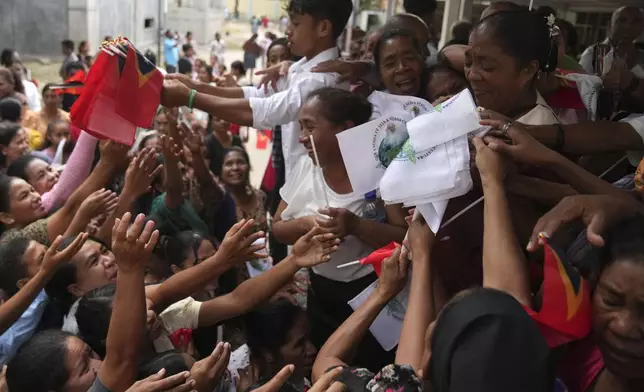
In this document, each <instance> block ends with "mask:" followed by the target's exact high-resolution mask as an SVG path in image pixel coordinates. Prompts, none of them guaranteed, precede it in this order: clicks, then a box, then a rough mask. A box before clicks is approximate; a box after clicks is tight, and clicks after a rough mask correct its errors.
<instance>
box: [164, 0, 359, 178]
mask: <svg viewBox="0 0 644 392" xmlns="http://www.w3.org/2000/svg"><path fill="white" fill-rule="evenodd" d="M352 9H353V5H352V2H351V0H290V3H289V5H288V12H289V17H290V23H289V25H288V28H287V30H286V36H287V37H288V40H289V45H290V49H291V53H292V54H293V55H295V56H303V58H302V59H301V60H300V61H298V62H296V63H295V64H293V65H292V66H291V67H290V69H289V72H288V75H287V77H286V83H285V84H282V85H284V86H285V87H284V89H279V90H280V91H279V92H275V93H272V91H271V92H269V93H266V92H265V91H264V89H258V88H255V87H243V88H240V87H236V88H221V87H214V86H209V85H205V84H201V83H198V82H195V81H193V80H189V79H188V78H186V77H183V76H180V75H168V76H167V77H166V81H165V83H164V89H163V94H162V98H161V100H162V104H163V106H166V107H176V106H188V107H194V108H196V109H199V110H203V111H205V112H208V113H210V114H212V115H213V116H215V117H218V118H221V119H224V120H227V121H230V122H232V123H235V124H239V125H241V126H252V127H254V128H256V129H268V128H272V127H274V126H277V125H283V127H282V139H283V142H282V149H283V152H284V161H285V162H284V163H285V169H286V174H287V175H288V173H289V171H290V169H291V168H292V167H293V165H294V164H295V161H296V160H297V158H298V157H299V156H300V155H304V154H306V150H305V149H304V147H303V146H302V145H301V144H300V143H299V142H298V137H299V134H300V125H299V123H298V121H297V119H298V113H299V109H300V106H302V104H303V103H304V100H305V99H306V98H307V96H308V95H309V94H310V93H311V92H313V91H315V90H317V89H319V88H322V87H341V88H345V89H348V88H349V85H348V84H342V85H338V81H337V78H338V75H337V74H324V73H313V72H311V69H312V68H313V67H315V66H316V65H317V64H319V63H322V62H324V61H328V60H334V59H337V58H339V55H340V53H339V52H338V49H337V47H336V41H337V39H338V37H339V36H340V35H341V34H342V31H343V30H344V27H345V26H346V24H347V21H348V20H349V16H350V15H351V12H352ZM191 89H192V90H191Z"/></svg>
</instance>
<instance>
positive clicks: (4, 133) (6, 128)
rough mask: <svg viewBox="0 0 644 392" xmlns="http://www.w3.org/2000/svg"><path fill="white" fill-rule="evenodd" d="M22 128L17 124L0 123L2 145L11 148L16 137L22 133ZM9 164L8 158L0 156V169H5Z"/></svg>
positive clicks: (0, 142) (9, 122)
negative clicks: (10, 145)
mask: <svg viewBox="0 0 644 392" xmlns="http://www.w3.org/2000/svg"><path fill="white" fill-rule="evenodd" d="M21 129H22V127H21V126H20V124H19V123H17V122H11V121H2V122H0V145H2V146H5V147H7V146H9V144H10V143H11V141H12V140H13V138H14V137H16V135H17V134H18V132H20V130H21ZM6 164H7V157H6V156H5V155H4V154H0V167H5V166H6Z"/></svg>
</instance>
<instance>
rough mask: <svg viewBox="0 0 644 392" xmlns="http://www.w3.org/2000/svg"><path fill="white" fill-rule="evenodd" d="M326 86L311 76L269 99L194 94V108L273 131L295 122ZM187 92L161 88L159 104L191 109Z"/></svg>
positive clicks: (171, 85)
mask: <svg viewBox="0 0 644 392" xmlns="http://www.w3.org/2000/svg"><path fill="white" fill-rule="evenodd" d="M326 85H327V79H325V76H324V75H321V76H317V75H312V76H311V77H310V78H308V79H306V80H303V81H300V82H298V83H296V84H295V85H292V86H289V88H288V89H286V90H284V91H281V92H279V93H276V94H273V95H272V96H270V97H268V98H249V99H232V98H222V97H217V96H214V95H208V94H203V93H199V92H197V93H193V98H194V99H193V100H192V101H193V105H192V106H193V107H194V108H195V109H199V110H202V111H204V112H208V113H210V114H212V115H213V116H215V117H217V118H221V119H224V120H227V121H230V122H232V123H235V124H239V125H241V126H246V127H254V128H257V129H267V128H272V127H274V126H277V125H283V124H288V123H290V122H292V121H295V120H297V116H298V113H299V110H300V107H301V106H302V104H303V103H304V100H305V99H306V97H308V95H309V94H310V93H311V92H313V91H314V90H317V89H318V88H321V87H324V86H326ZM190 96H191V92H190V88H188V87H187V86H186V85H184V84H183V83H181V82H179V81H176V80H166V81H165V82H164V84H163V93H162V95H161V102H162V104H163V105H164V106H166V107H179V106H190Z"/></svg>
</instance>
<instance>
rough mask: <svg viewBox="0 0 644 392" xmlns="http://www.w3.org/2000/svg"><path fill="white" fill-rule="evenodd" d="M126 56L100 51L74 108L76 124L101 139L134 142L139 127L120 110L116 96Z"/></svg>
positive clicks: (72, 114) (125, 142) (73, 116)
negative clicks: (120, 112)
mask: <svg viewBox="0 0 644 392" xmlns="http://www.w3.org/2000/svg"><path fill="white" fill-rule="evenodd" d="M124 63H125V62H124V59H122V58H121V57H119V56H118V55H110V54H107V53H105V52H102V51H101V52H99V55H98V57H97V59H96V62H95V63H94V65H93V66H92V68H91V70H90V72H89V75H88V77H87V79H86V80H85V87H84V88H83V92H82V93H81V95H80V97H79V99H78V100H77V101H76V103H74V106H73V107H72V110H71V113H70V114H71V115H70V117H71V119H72V124H73V125H76V126H77V127H79V128H80V129H83V130H85V132H87V133H89V134H91V135H93V136H95V137H97V138H99V139H106V138H107V139H111V140H114V141H117V142H119V143H122V144H126V145H132V143H134V137H135V134H136V126H135V125H134V124H133V123H132V122H131V121H128V119H125V118H123V117H122V116H120V115H119V114H118V113H117V112H116V99H115V98H116V96H117V91H118V86H119V79H120V70H121V69H122V65H123V64H124Z"/></svg>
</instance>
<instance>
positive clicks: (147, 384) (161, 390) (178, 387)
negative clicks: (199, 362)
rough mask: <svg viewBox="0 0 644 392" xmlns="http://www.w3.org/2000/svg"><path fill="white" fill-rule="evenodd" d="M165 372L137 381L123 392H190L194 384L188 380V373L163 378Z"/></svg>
mask: <svg viewBox="0 0 644 392" xmlns="http://www.w3.org/2000/svg"><path fill="white" fill-rule="evenodd" d="M165 374H166V370H165V369H161V370H160V371H159V372H157V373H156V374H153V375H151V376H150V377H148V378H146V379H143V380H141V381H137V382H135V383H134V385H132V386H131V387H130V388H129V389H128V390H127V391H125V392H192V390H193V387H194V384H195V382H194V381H193V380H188V377H189V376H190V372H182V373H179V374H175V375H173V376H169V377H165V378H164V376H165Z"/></svg>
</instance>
